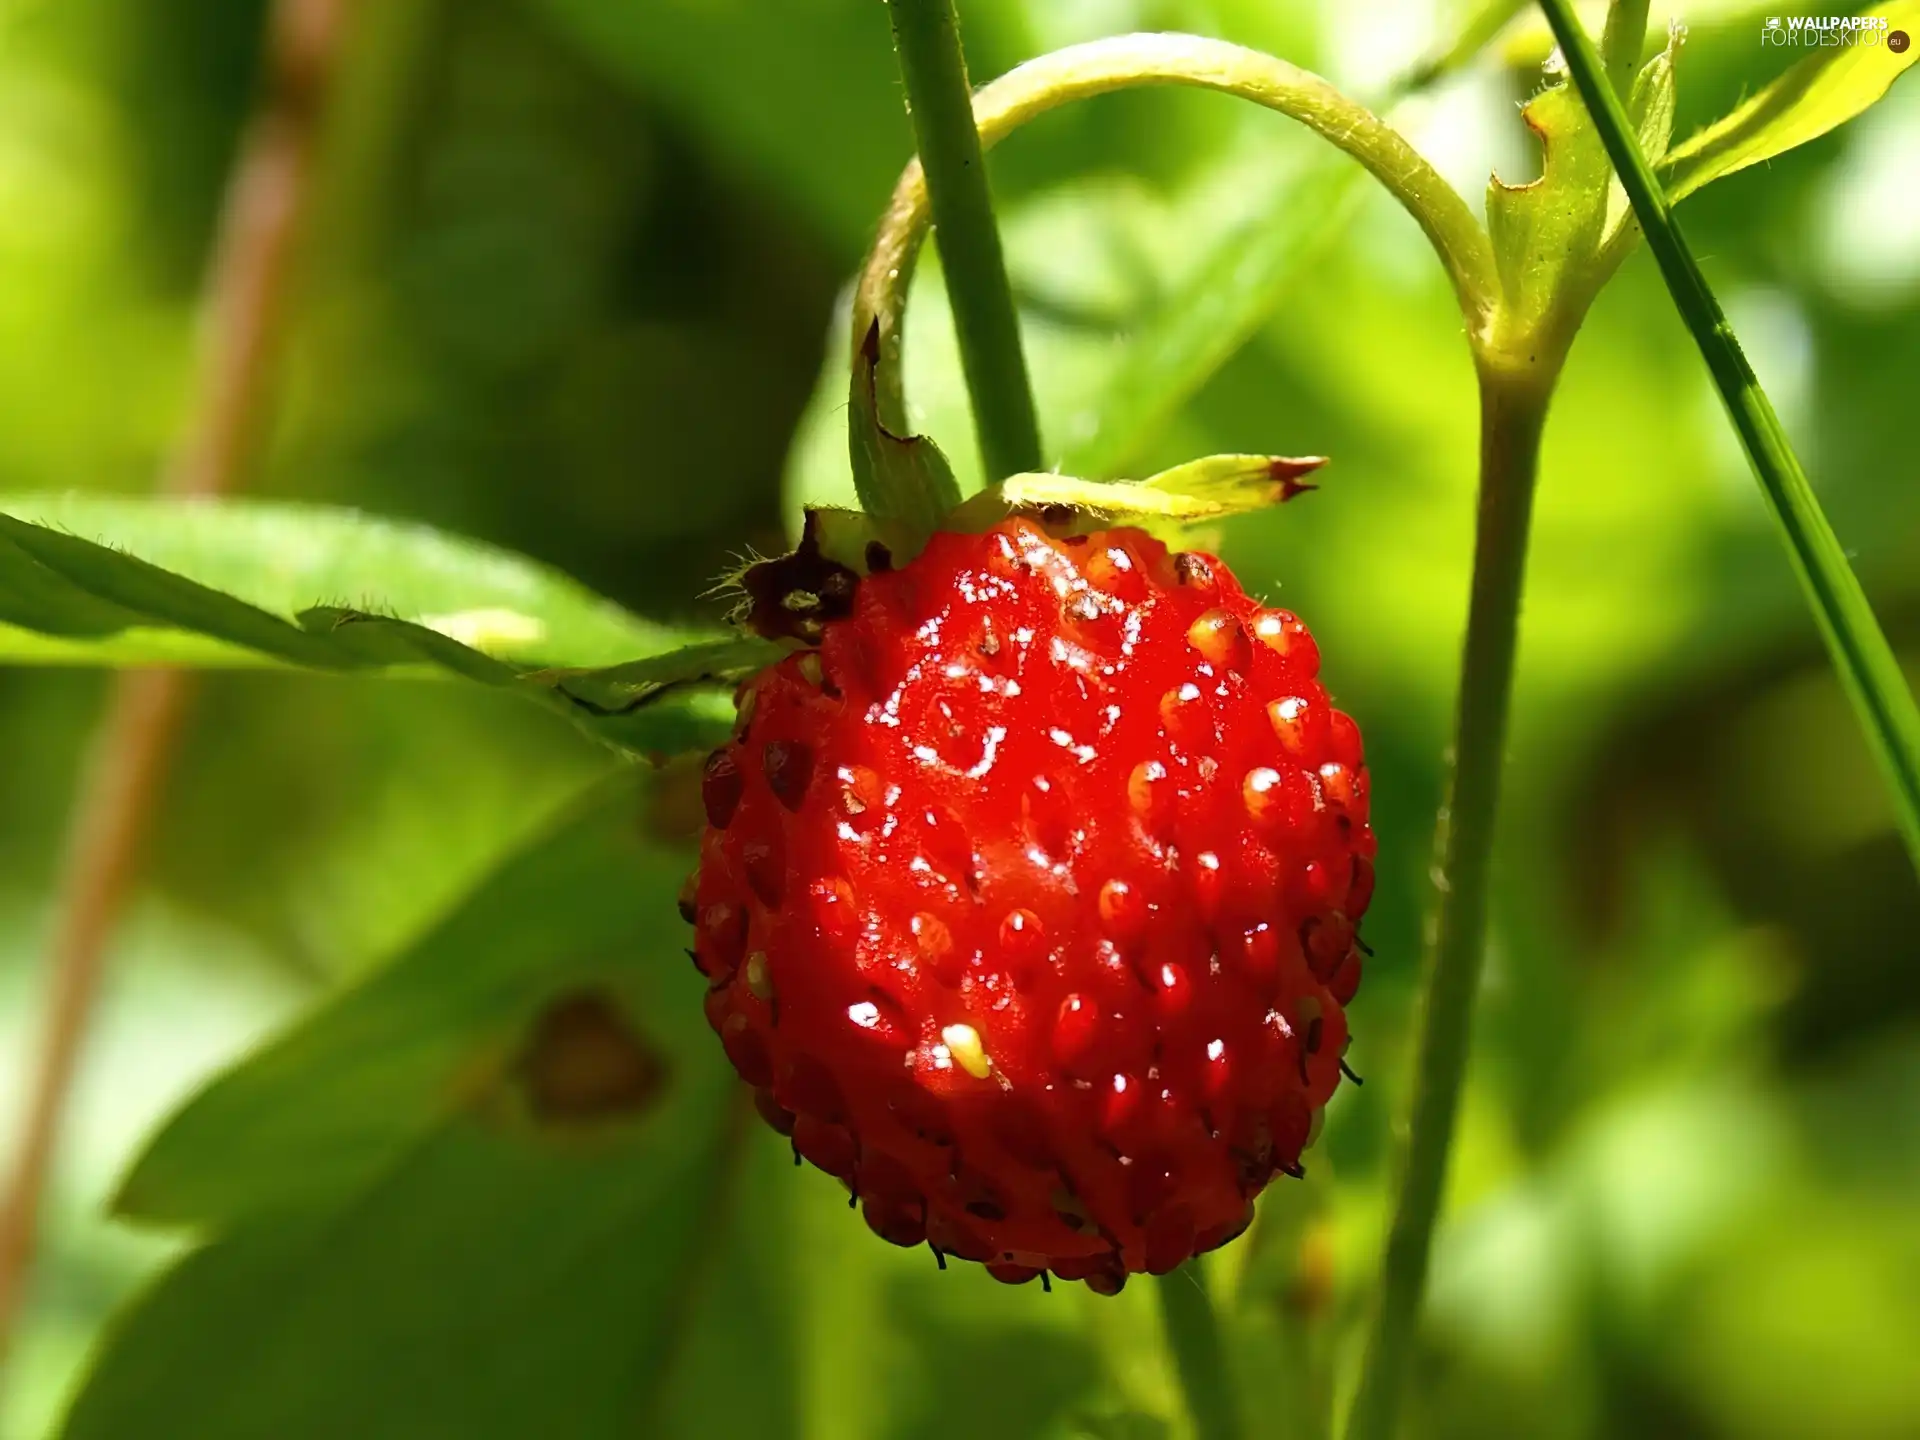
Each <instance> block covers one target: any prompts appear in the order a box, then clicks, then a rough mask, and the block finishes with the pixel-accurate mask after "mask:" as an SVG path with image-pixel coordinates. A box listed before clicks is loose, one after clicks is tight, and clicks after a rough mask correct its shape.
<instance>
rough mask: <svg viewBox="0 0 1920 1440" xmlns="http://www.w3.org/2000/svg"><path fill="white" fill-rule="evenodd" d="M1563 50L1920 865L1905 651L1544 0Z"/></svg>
mask: <svg viewBox="0 0 1920 1440" xmlns="http://www.w3.org/2000/svg"><path fill="white" fill-rule="evenodd" d="M1541 8H1542V9H1543V10H1545V11H1546V14H1547V20H1548V22H1549V23H1550V24H1551V25H1552V26H1553V33H1554V35H1555V37H1556V38H1557V39H1558V40H1559V42H1560V49H1561V51H1562V53H1563V54H1565V56H1566V57H1567V64H1568V68H1569V69H1570V70H1571V71H1572V73H1573V79H1574V83H1575V84H1576V85H1578V86H1579V87H1580V95H1581V98H1582V99H1584V100H1585V101H1586V104H1587V110H1588V113H1589V114H1591V115H1592V117H1593V122H1594V125H1595V127H1596V128H1597V129H1598V130H1599V132H1600V138H1601V139H1602V140H1603V141H1604V142H1605V144H1606V147H1607V154H1608V156H1609V158H1611V159H1612V161H1613V167H1614V169H1615V170H1616V171H1617V172H1619V175H1620V182H1621V184H1622V185H1623V186H1624V187H1625V189H1626V192H1627V198H1628V199H1629V200H1630V201H1632V203H1633V210H1634V214H1635V215H1636V216H1637V217H1638V219H1639V221H1640V228H1641V230H1642V231H1643V232H1644V233H1645V235H1646V237H1647V246H1648V248H1649V249H1651V250H1652V251H1653V254H1654V258H1655V259H1656V260H1658V261H1659V262H1660V273H1661V274H1662V275H1663V276H1665V278H1666V282H1667V288H1668V290H1669V291H1671V292H1672V294H1673V301H1674V305H1675V306H1676V307H1677V308H1678V309H1679V311H1680V315H1681V318H1682V319H1683V320H1685V322H1686V325H1687V328H1688V330H1690V331H1691V332H1692V333H1693V339H1694V343H1695V344H1696V345H1698V346H1699V348H1700V354H1701V357H1702V358H1703V359H1704V360H1705V361H1706V362H1707V369H1708V371H1709V372H1710V373H1711V374H1712V376H1713V383H1714V385H1715V387H1716V388H1717V389H1718V390H1719V391H1720V398H1721V400H1722V401H1723V402H1724V403H1725V405H1726V409H1727V414H1728V417H1729V418H1730V419H1731V420H1732V421H1733V428H1734V430H1735V431H1736V432H1738V434H1739V436H1740V443H1741V444H1742V445H1743V446H1744V447H1745V448H1746V452H1747V459H1748V461H1749V463H1750V464H1751V465H1752V467H1753V473H1754V476H1755V477H1756V478H1757V479H1758V480H1759V482H1760V488H1761V490H1762V491H1763V492H1764V493H1765V495H1766V499H1767V504H1768V506H1769V508H1770V509H1771V510H1772V511H1773V516H1774V519H1775V520H1776V521H1777V522H1779V525H1780V530H1781V534H1782V536H1783V538H1784V539H1785V540H1786V544H1787V550H1788V553H1789V555H1790V556H1791V557H1792V560H1793V567H1794V570H1795V572H1796V573H1797V574H1798V576H1799V578H1800V583H1801V585H1802V587H1803V588H1804V589H1805V591H1806V594H1807V599H1808V603H1809V605H1810V606H1811V607H1812V610H1813V614H1814V619H1815V621H1816V622H1817V623H1818V625H1819V627H1820V633H1821V637H1822V638H1823V639H1824V640H1825V641H1826V645H1827V650H1828V653H1829V655H1830V656H1831V657H1832V660H1833V666H1834V669H1835V671H1836V672H1838V674H1839V676H1840V683H1841V686H1842V688H1844V689H1845V691H1846V692H1847V697H1848V699H1849V700H1850V701H1852V703H1853V709H1854V714H1855V715H1856V716H1857V717H1858V719H1859V721H1860V726H1861V729H1862V730H1864V731H1865V732H1866V736H1867V743H1868V745H1869V746H1870V747H1871V748H1872V750H1873V752H1874V757H1875V759H1876V760H1878V761H1879V764H1880V768H1881V770H1882V771H1883V772H1884V774H1885V775H1886V779H1887V784H1888V787H1889V789H1890V791H1891V792H1892V796H1893V802H1894V815H1895V819H1896V823H1897V824H1898V826H1899V829H1900V833H1901V836H1902V838H1903V839H1904V840H1905V841H1906V845H1907V851H1908V854H1909V855H1910V856H1911V857H1912V860H1913V864H1914V868H1915V870H1916V871H1920V707H1916V706H1915V704H1914V698H1913V692H1912V691H1910V690H1909V689H1908V688H1907V683H1906V678H1905V676H1903V675H1902V674H1901V672H1900V662H1899V661H1898V659H1897V658H1896V657H1895V655H1894V652H1893V647H1892V646H1891V645H1889V644H1888V643H1887V637H1886V633H1885V632H1884V631H1883V630H1882V629H1881V628H1880V622H1879V621H1878V620H1877V619H1876V618H1875V617H1874V613H1873V607H1872V606H1871V605H1869V604H1868V603H1867V596H1866V592H1865V591H1864V590H1862V589H1861V588H1860V581H1859V579H1858V578H1857V577H1856V576H1855V575H1854V573H1853V570H1852V568H1851V567H1850V566H1849V565H1848V564H1847V557H1846V552H1845V550H1844V549H1842V548H1841V545H1840V541H1839V538H1838V537H1837V536H1836V535H1835V534H1834V533H1833V527H1832V526H1831V525H1829V524H1828V523H1827V517H1826V515H1825V514H1824V513H1823V512H1822V511H1821V509H1820V502H1819V500H1818V499H1816V498H1815V496H1814V493H1813V486H1812V485H1811V484H1810V483H1809V482H1808V480H1807V473H1806V471H1805V470H1804V469H1802V468H1801V465H1800V459H1799V457H1798V456H1797V455H1795V454H1794V451H1793V445H1792V442H1790V441H1789V440H1788V439H1787V433H1786V430H1785V428H1784V427H1782V425H1781V424H1780V417H1779V416H1778V415H1776V414H1775V413H1774V410H1773V406H1772V405H1771V404H1770V403H1769V402H1768V400H1767V395H1766V391H1764V390H1762V389H1761V388H1760V381H1759V379H1758V378H1757V377H1756V376H1755V375H1754V373H1753V367H1752V366H1750V365H1749V364H1748V363H1747V357H1746V355H1745V353H1744V352H1742V350H1741V349H1740V342H1739V341H1738V340H1737V339H1735V338H1734V334H1733V327H1732V326H1730V325H1729V324H1728V323H1727V317H1726V315H1725V313H1724V312H1723V311H1722V310H1721V309H1720V302H1719V301H1718V300H1716V299H1715V298H1714V295H1713V291H1712V290H1711V289H1709V288H1708V286H1707V281H1706V277H1705V276H1704V275H1702V274H1701V273H1700V266H1699V264H1698V263H1697V262H1696V261H1695V259H1694V257H1693V251H1692V249H1691V248H1690V247H1689V246H1688V244H1687V242H1686V238H1685V237H1684V236H1683V235H1682V234H1681V233H1680V227H1679V225H1678V223H1677V222H1676V221H1675V220H1674V218H1673V209H1672V207H1671V205H1669V203H1668V201H1667V197H1666V195H1665V193H1664V192H1663V191H1662V190H1661V188H1660V184H1659V182H1658V181H1657V180H1655V179H1654V176H1653V171H1652V169H1651V168H1650V167H1649V166H1648V164H1647V160H1646V157H1645V156H1644V155H1642V154H1641V153H1640V146H1639V144H1638V143H1637V142H1636V141H1635V139H1634V132H1633V125H1632V123H1631V122H1630V121H1629V120H1628V119H1627V114H1626V110H1625V107H1624V106H1622V104H1621V103H1620V97H1619V96H1618V95H1617V94H1615V93H1614V91H1613V88H1612V87H1611V86H1609V85H1608V84H1606V83H1605V81H1604V79H1603V78H1602V76H1601V66H1600V58H1599V56H1597V55H1596V54H1595V53H1594V50H1593V42H1592V41H1591V40H1589V39H1588V38H1587V35H1586V32H1585V31H1584V30H1582V29H1581V28H1580V24H1579V21H1578V20H1576V19H1575V18H1574V15H1573V11H1572V9H1571V7H1570V6H1569V5H1568V3H1567V0H1541Z"/></svg>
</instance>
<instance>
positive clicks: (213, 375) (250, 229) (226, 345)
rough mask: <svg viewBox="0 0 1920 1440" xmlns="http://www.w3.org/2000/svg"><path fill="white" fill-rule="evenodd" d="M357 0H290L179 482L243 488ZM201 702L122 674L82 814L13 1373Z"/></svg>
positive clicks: (20, 1177) (22, 1168)
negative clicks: (48, 1217) (183, 735)
mask: <svg viewBox="0 0 1920 1440" xmlns="http://www.w3.org/2000/svg"><path fill="white" fill-rule="evenodd" d="M349 3H350V0H279V3H278V4H277V5H276V7H275V9H274V11H273V14H272V17H271V22H270V28H271V36H270V39H269V42H268V56H267V68H268V70H269V76H270V78H269V83H268V84H267V85H266V86H265V87H263V89H262V92H261V104H260V108H259V109H258V111H257V112H256V113H255V115H254V117H253V119H252V121H251V123H250V125H249V129H248V135H247V139H246V141H245V144H244V146H243V148H242V152H241V156H240V160H239V162H238V164H237V165H236V167H235V170H234V172H233V177H232V179H231V180H230V182H229V184H228V187H227V194H226V199H225V202H224V208H223V211H222V215H221V224H220V234H219V238H218V242H217V244H216V247H215V252H214V257H213V261H212V264H211V266H210V268H209V272H208V281H207V292H206V294H207V302H206V312H207V342H206V346H205V351H204V362H203V366H202V374H201V377H200V381H201V383H200V393H199V397H198V400H197V409H196V412H195V415H194V417H193V422H192V424H191V425H190V427H189V429H188V431H187V434H186V437H185V439H184V441H183V443H182V444H181V446H180V449H179V452H178V454H177V455H176V456H175V457H174V459H173V462H172V464H171V465H170V466H169V468H168V470H167V473H166V475H165V477H164V480H163V488H164V489H166V490H167V491H169V492H170V493H173V494H176V495H198V496H206V495H216V494H219V493H222V492H224V491H226V490H229V489H231V488H232V487H233V486H234V485H235V484H236V483H237V482H238V480H239V478H240V476H241V474H242V472H243V471H244V469H245V464H246V458H247V456H248V454H249V453H250V451H251V448H252V442H253V441H254V439H255V438H256V436H257V432H258V429H259V426H260V424H261V421H262V419H263V416H264V414H265V412H266V408H267V405H266V400H267V395H268V392H269V389H270V384H269V381H270V379H271V370H272V357H273V353H274V350H275V341H276V339H277V336H278V333H279V330H280V328H281V321H282V319H283V317H284V314H285V310H286V301H287V293H288V290H289V284H288V279H289V276H290V273H291V270H292V256H293V250H294V247H295V241H296V239H297V236H298V232H299V222H300V218H301V216H302V214H303V212H304V210H305V208H306V203H307V199H308V195H309V192H310V190H311V188H312V175H313V171H314V168H315V156H316V152H317V150H318V138H319V137H318V132H319V120H320V114H321V107H320V105H319V103H318V99H319V97H320V96H321V95H322V94H323V93H324V90H325V88H326V81H327V79H328V77H329V75H330V73H331V70H332V68H333V62H334V59H335V57H336V55H337V53H338V48H339V40H340V34H341V32H342V30H343V29H344V28H345V27H344V23H343V22H344V16H345V11H346V9H347V7H348V5H349ZM186 702H187V685H186V679H185V677H184V676H183V675H181V674H180V673H179V672H177V671H170V670H148V671H134V672H130V673H128V674H124V675H120V676H118V677H116V678H115V681H114V690H113V697H112V699H111V701H110V703H109V706H108V710H107V714H106V716H105V718H104V719H103V721H102V722H101V726H100V729H99V731H98V732H97V735H96V738H95V741H94V745H93V749H92V756H91V760H90V763H89V764H88V767H87V771H86V776H85V779H84V781H83V783H82V787H81V791H80V794H79V796H78V798H77V799H76V800H75V802H74V809H73V816H72V819H71V821H70V823H69V829H68V836H67V850H66V858H65V862H64V867H63V877H62V880H61V889H60V898H59V903H58V918H57V920H56V922H55V929H54V938H53V941H52V943H51V945H50V947H49V952H48V956H47V964H48V970H49V973H50V983H51V992H50V995H49V999H48V1002H47V1011H46V1015H45V1018H44V1020H43V1022H42V1031H41V1046H40V1056H39V1060H38V1065H37V1067H36V1069H35V1072H34V1076H33V1081H32V1085H31V1089H30V1091H29V1094H28V1099H27V1113H26V1118H25V1121H24V1125H23V1128H22V1133H21V1140H20V1149H19V1152H18V1154H17V1156H16V1157H15V1159H14V1163H13V1169H12V1171H11V1173H10V1174H9V1175H8V1177H7V1187H6V1191H5V1193H4V1196H0V1372H4V1370H5V1368H6V1366H5V1359H6V1352H7V1349H8V1342H9V1340H10V1337H11V1335H12V1332H13V1326H14V1322H15V1321H16V1320H17V1318H18V1316H19V1313H20V1310H21V1308H22V1306H23V1304H24V1302H25V1299H26V1288H27V1276H28V1271H29V1269H30V1268H31V1263H32V1259H33V1252H34V1246H35V1241H36V1237H37V1235H38V1233H39V1219H40V1208H41V1202H42V1199H43V1197H44V1195H45V1192H46V1186H47V1181H48V1179H49V1177H50V1175H51V1173H52V1168H53V1161H54V1153H55V1148H56V1141H57V1139H58V1136H59V1132H60V1123H61V1120H62V1117H63V1116H64V1114H65V1111H66V1104H67V1098H68V1096H69V1094H70V1092H71V1090H72V1088H73V1081H74V1076H75V1073H76V1072H77V1070H78V1067H79V1062H80V1056H81V1051H82V1048H83V1042H84V1040H85V1035H86V1030H87V1026H88V1022H89V1021H90V1020H91V1018H92V1016H93V1012H94V1008H95V1002H96V1000H97V999H98V997H99V989H100V978H101V971H102V969H103V964H104V959H105V951H106V946H107V943H108V941H109V940H110V939H111V937H112V934H113V929H114V925H115V922H116V921H117V920H118V918H119V914H120V910H121V908H122V906H123V904H124V902H125V900H126V895H127V891H128V889H129V887H130V886H131V884H132V881H133V878H134V876H135V873H136V871H137V868H138V860H139V852H140V848H141V844H142V842H143V840H144V839H145V836H146V833H147V831H148V829H149V828H150V825H151V821H152V815H153V811H154V809H155V807H156V805H157V803H158V800H159V796H160V793H161V790H162V789H163V787H164V782H165V778H166V773H167V769H168V763H169V761H170V759H171V757H172V754H173V742H174V737H175V736H176V735H177V733H178V731H179V728H180V724H181V721H182V718H183V715H184V711H185V708H186Z"/></svg>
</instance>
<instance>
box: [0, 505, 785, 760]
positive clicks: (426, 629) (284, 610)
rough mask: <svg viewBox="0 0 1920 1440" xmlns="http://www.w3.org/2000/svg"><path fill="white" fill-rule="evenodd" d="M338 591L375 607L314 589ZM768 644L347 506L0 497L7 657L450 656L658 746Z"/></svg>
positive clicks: (392, 667)
mask: <svg viewBox="0 0 1920 1440" xmlns="http://www.w3.org/2000/svg"><path fill="white" fill-rule="evenodd" d="M88 534H91V535H99V536H101V537H102V538H103V539H104V540H105V541H106V542H107V543H99V542H96V541H95V540H92V539H86V538H83V536H84V535H88ZM118 545H126V546H129V547H135V546H137V547H138V548H139V549H140V550H141V551H142V552H144V556H145V557H151V558H142V557H136V556H134V555H132V554H130V553H128V551H127V550H125V549H120V548H116V546H118ZM156 562H159V563H156ZM163 565H175V566H178V567H179V568H178V569H177V570H176V569H172V568H163ZM182 572H185V573H182ZM342 596H353V597H356V598H358V599H359V600H360V602H361V604H362V605H363V606H377V607H378V610H377V613H376V611H375V610H373V609H365V608H363V609H349V608H346V607H343V606H340V605H315V604H313V602H314V601H315V600H318V599H321V598H323V597H342ZM303 606H309V607H311V608H302V607H303ZM408 617H411V618H408ZM689 642H691V643H689ZM780 653H781V651H780V650H779V648H778V647H775V646H772V645H768V644H765V643H762V642H759V641H753V640H746V639H740V638H737V637H734V638H727V639H722V640H694V639H693V637H690V636H688V635H686V634H685V633H683V632H676V631H674V630H670V629H667V628H665V627H662V626H656V625H650V624H648V623H647V622H645V621H643V620H640V619H637V618H636V617H634V616H632V615H629V614H627V613H626V612H625V611H623V610H621V609H620V608H619V607H618V606H616V605H614V604H612V603H611V602H610V601H606V600H603V599H601V598H599V597H598V596H595V595H593V594H592V593H591V592H589V591H587V590H585V589H583V588H582V587H580V586H578V585H575V584H574V583H573V582H571V581H569V580H567V579H566V578H565V577H563V576H560V575H557V574H554V573H553V572H551V571H548V570H545V569H544V568H542V567H540V566H538V565H535V564H533V563H532V562H531V561H527V560H524V559H521V558H519V557H517V556H513V555H510V554H508V553H506V552H504V551H500V550H495V549H493V548H491V547H488V546H483V545H479V544H475V543H473V542H471V541H465V540H456V539H453V538H450V537H447V536H444V535H439V534H436V533H434V532H433V531H430V530H426V529H423V528H420V527H416V526H405V525H396V524H393V523H390V522H386V521H380V520H374V519H370V518H368V517H366V516H362V515H358V514H356V513H354V512H351V511H340V510H328V509H324V508H319V507H311V506H293V505H272V504H262V503H259V502H243V501H222V502H220V503H217V504H214V503H208V502H203V501H202V502H195V501H182V500H167V499H151V500H108V499H100V498H94V497H79V496H66V497H60V496H21V497H9V498H6V499H4V500H0V660H6V661H12V662H14V663H53V662H64V663H88V664H108V665H132V664H180V665H247V664H260V663H266V662H278V663H281V664H290V665H301V666H306V667H310V668H314V669H320V670H333V671H347V672H352V671H380V670H386V671H393V672H397V673H407V674H426V675H434V674H440V675H448V674H450V675H456V676H459V677H461V678H464V679H467V680H472V681H476V682H478V683H480V684H484V685H493V686H502V687H510V688H514V689H517V690H519V691H521V692H522V693H525V694H527V695H530V696H532V697H534V698H536V699H538V700H540V701H541V702H542V703H544V704H547V705H549V706H551V707H553V708H555V709H557V710H559V711H561V712H562V713H564V714H567V715H569V716H570V717H572V718H573V719H575V720H577V721H579V722H580V723H581V724H583V725H585V726H587V727H588V728H589V729H591V730H593V731H594V732H595V733H597V734H599V735H601V736H602V737H603V738H605V739H607V740H609V741H610V742H612V743H614V744H617V745H621V746H623V747H625V748H628V749H633V750H640V751H647V752H671V751H675V750H680V749H692V748H699V747H702V746H705V745H709V744H712V743H714V742H715V741H716V740H717V739H718V738H719V737H720V736H722V735H724V734H725V732H726V729H727V726H728V725H729V723H730V712H729V709H728V705H727V700H726V695H725V689H724V685H723V684H722V683H721V682H724V681H725V680H727V679H728V678H730V677H733V676H737V675H740V674H744V673H746V672H748V671H751V670H754V669H757V668H759V667H760V666H762V665H765V664H767V663H769V662H770V661H771V660H772V659H775V658H777V657H778V655H779V654H780ZM636 656H637V657H639V658H638V659H635V658H634V657H636ZM561 666H564V667H565V668H555V667H561ZM536 667H538V668H536Z"/></svg>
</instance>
